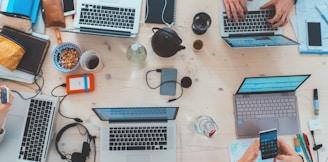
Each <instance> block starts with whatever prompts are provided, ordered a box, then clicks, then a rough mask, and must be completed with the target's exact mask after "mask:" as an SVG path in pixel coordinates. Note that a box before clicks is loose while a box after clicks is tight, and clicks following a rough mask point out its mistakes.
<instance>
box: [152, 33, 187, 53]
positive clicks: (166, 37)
mask: <svg viewBox="0 0 328 162" xmlns="http://www.w3.org/2000/svg"><path fill="white" fill-rule="evenodd" d="M152 30H153V32H154V35H153V36H152V39H151V46H152V48H153V50H154V52H155V53H156V54H157V55H159V56H161V57H170V56H173V55H174V54H176V53H177V52H178V51H180V50H182V49H185V48H186V47H185V46H182V45H180V44H181V43H182V40H181V38H180V37H179V36H178V34H177V33H176V32H175V31H174V30H172V29H170V28H156V27H155V28H153V29H152ZM156 30H157V31H156Z"/></svg>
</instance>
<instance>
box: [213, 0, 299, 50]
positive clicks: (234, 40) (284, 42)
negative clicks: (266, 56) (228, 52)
mask: <svg viewBox="0 0 328 162" xmlns="http://www.w3.org/2000/svg"><path fill="white" fill-rule="evenodd" d="M218 1H219V19H220V33H221V37H222V39H223V40H224V41H225V42H226V43H227V44H228V45H229V46H230V47H232V48H255V47H270V46H271V47H272V46H289V45H298V43H297V42H296V41H294V40H292V39H290V38H287V37H286V36H284V35H282V28H281V27H280V28H278V29H273V28H272V27H271V25H270V24H269V23H267V22H266V21H267V19H268V18H272V17H273V15H274V14H275V13H274V12H275V11H274V9H273V8H271V9H260V7H261V6H263V5H264V4H265V3H267V2H268V1H269V0H252V1H245V2H246V5H247V8H248V14H246V15H245V16H246V19H245V20H243V21H242V20H241V19H240V21H239V22H238V23H236V22H234V20H233V19H228V18H227V15H226V11H225V7H224V4H223V1H222V0H218Z"/></svg>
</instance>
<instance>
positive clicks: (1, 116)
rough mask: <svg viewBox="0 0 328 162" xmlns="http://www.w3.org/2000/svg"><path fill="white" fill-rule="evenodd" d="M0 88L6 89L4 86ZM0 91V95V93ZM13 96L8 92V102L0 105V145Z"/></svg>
mask: <svg viewBox="0 0 328 162" xmlns="http://www.w3.org/2000/svg"><path fill="white" fill-rule="evenodd" d="M0 88H1V89H2V88H6V86H0ZM1 89H0V93H1ZM13 99H14V96H13V95H12V93H11V91H10V90H9V101H10V102H8V103H6V104H1V105H0V143H1V142H2V140H3V138H4V135H5V130H4V128H3V125H4V122H5V119H6V116H7V113H8V112H9V109H10V106H11V104H12V102H13Z"/></svg>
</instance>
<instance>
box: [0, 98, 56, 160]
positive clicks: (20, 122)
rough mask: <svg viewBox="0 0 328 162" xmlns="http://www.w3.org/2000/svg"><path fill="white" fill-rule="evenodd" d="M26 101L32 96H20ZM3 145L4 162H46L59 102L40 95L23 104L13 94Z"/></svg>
mask: <svg viewBox="0 0 328 162" xmlns="http://www.w3.org/2000/svg"><path fill="white" fill-rule="evenodd" d="M21 94H22V95H23V96H24V97H27V96H32V95H33V94H29V93H21ZM14 97H15V99H14V101H13V104H12V106H11V108H10V110H9V113H8V115H7V119H6V123H5V126H4V128H5V131H6V132H5V137H4V139H3V141H2V143H1V147H0V155H3V156H1V161H10V162H46V159H47V154H48V150H49V147H50V144H51V139H52V137H53V132H54V122H55V119H56V114H57V108H58V103H59V102H58V98H57V97H52V96H46V95H38V96H36V97H35V98H33V99H28V100H23V99H21V98H20V96H19V95H17V94H16V93H14Z"/></svg>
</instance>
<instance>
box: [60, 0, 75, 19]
mask: <svg viewBox="0 0 328 162" xmlns="http://www.w3.org/2000/svg"><path fill="white" fill-rule="evenodd" d="M62 4H63V8H64V16H68V15H73V14H75V6H74V0H63V3H62Z"/></svg>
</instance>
